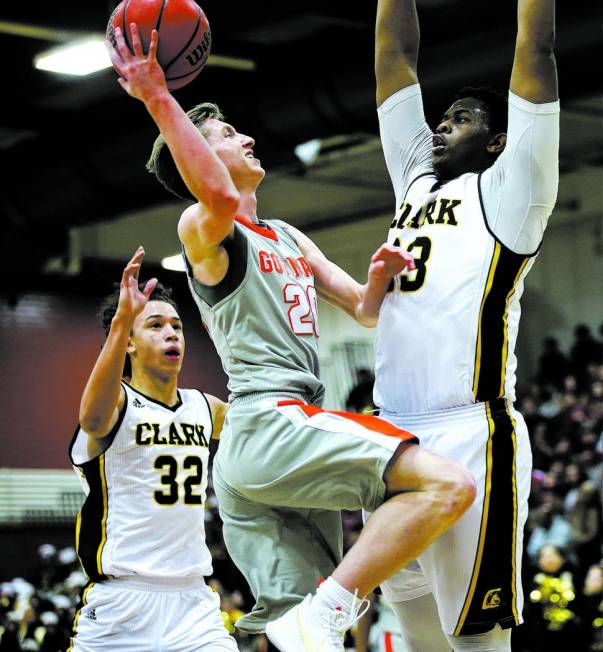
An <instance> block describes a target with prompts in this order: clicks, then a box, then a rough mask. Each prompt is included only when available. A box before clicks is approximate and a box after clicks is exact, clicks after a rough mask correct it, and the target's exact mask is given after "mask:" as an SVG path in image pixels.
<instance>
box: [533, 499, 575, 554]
mask: <svg viewBox="0 0 603 652" xmlns="http://www.w3.org/2000/svg"><path fill="white" fill-rule="evenodd" d="M532 520H533V522H535V523H537V525H536V527H535V528H534V529H533V531H532V534H531V535H530V538H529V541H528V555H529V556H530V558H531V559H532V560H537V559H538V557H539V555H540V554H541V550H542V549H543V548H544V546H554V547H555V548H557V549H559V550H566V549H567V548H568V547H569V545H570V542H571V540H572V528H571V526H570V524H569V523H568V522H567V521H566V520H565V518H564V517H563V516H562V515H561V514H560V513H559V512H557V511H556V509H555V506H554V505H553V504H552V503H545V504H544V505H542V506H541V507H540V508H539V509H538V510H537V512H536V513H534V514H533V515H532Z"/></svg>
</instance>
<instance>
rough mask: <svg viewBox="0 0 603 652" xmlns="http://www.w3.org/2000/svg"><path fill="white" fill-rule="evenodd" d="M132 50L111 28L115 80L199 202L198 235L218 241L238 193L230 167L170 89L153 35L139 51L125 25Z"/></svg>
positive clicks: (138, 43)
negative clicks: (147, 118) (141, 109)
mask: <svg viewBox="0 0 603 652" xmlns="http://www.w3.org/2000/svg"><path fill="white" fill-rule="evenodd" d="M130 33H131V40H132V46H133V49H134V53H132V52H130V50H129V48H128V47H127V45H126V43H125V41H124V36H123V34H122V32H121V30H119V29H118V28H116V29H115V41H116V47H115V48H113V47H112V46H111V44H110V43H107V48H108V50H109V54H110V56H111V61H112V62H113V65H114V67H115V68H116V70H117V71H118V72H119V74H120V78H119V80H118V81H119V83H120V85H121V86H122V88H123V89H124V90H125V91H126V92H127V93H128V94H129V95H131V96H132V97H135V98H137V99H139V100H141V101H142V102H143V103H144V105H145V107H146V108H147V111H148V112H149V113H150V115H151V117H152V118H153V120H154V121H155V123H156V124H157V126H158V127H159V130H160V131H161V134H162V135H163V137H164V139H165V142H166V144H167V146H168V147H169V150H170V152H171V154H172V157H173V159H174V162H175V163H176V167H177V168H178V172H179V173H180V176H181V177H182V180H183V181H184V183H185V184H186V185H187V187H188V189H189V190H190V191H191V193H192V195H193V196H194V197H195V198H196V199H197V200H198V201H199V203H200V204H202V206H203V210H202V211H199V219H200V220H202V221H203V224H201V225H200V227H199V235H200V236H201V237H206V238H208V239H210V240H213V243H212V244H215V243H216V242H221V241H222V240H223V239H224V237H225V236H226V235H227V234H228V233H229V232H230V230H231V229H232V222H233V220H234V217H235V214H236V210H237V208H238V206H239V193H238V191H237V189H236V187H235V185H234V183H233V181H232V178H231V176H230V173H229V172H228V169H227V168H226V166H225V165H224V164H223V163H222V161H221V160H220V159H219V158H218V156H216V154H215V153H214V152H213V150H212V149H211V147H210V146H209V144H208V143H207V141H206V140H205V137H204V136H203V135H202V134H201V132H200V131H199V130H198V129H197V127H196V126H195V125H194V124H193V123H192V122H191V120H190V119H189V117H188V116H187V115H186V113H185V112H184V110H183V109H182V107H181V106H180V105H179V104H178V102H177V101H176V100H175V99H174V97H172V95H171V94H170V92H169V90H168V88H167V84H166V81H165V75H164V73H163V70H162V69H161V66H160V65H159V63H158V61H157V47H158V35H157V32H156V30H153V32H152V36H151V43H150V45H149V51H148V53H146V54H145V53H144V52H143V48H142V42H141V40H140V35H139V33H138V28H137V27H136V25H135V24H134V23H132V24H131V25H130Z"/></svg>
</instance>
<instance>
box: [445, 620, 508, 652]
mask: <svg viewBox="0 0 603 652" xmlns="http://www.w3.org/2000/svg"><path fill="white" fill-rule="evenodd" d="M448 640H449V641H450V645H451V646H452V649H453V650H454V652H511V629H510V628H509V629H502V628H501V626H500V625H495V626H494V627H493V628H492V629H491V630H490V631H489V632H484V633H483V634H470V635H466V636H448Z"/></svg>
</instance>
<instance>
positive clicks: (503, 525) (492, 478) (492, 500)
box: [454, 399, 519, 636]
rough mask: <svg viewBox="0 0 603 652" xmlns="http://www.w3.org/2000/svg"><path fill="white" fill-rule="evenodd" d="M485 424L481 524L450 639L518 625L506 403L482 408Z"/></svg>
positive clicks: (511, 444)
mask: <svg viewBox="0 0 603 652" xmlns="http://www.w3.org/2000/svg"><path fill="white" fill-rule="evenodd" d="M485 410H486V417H487V419H488V443H487V446H486V460H485V463H486V476H485V481H484V482H485V486H484V499H483V505H482V521H481V524H480V531H479V537H478V544H477V550H476V553H475V561H474V564H473V571H472V573H471V580H470V582H469V587H468V590H467V595H466V597H465V601H464V603H463V608H462V610H461V613H460V614H459V619H458V621H457V625H456V628H455V630H454V635H455V636H461V635H465V634H467V635H470V634H479V633H482V632H485V631H488V630H489V629H490V628H491V627H492V625H493V624H494V623H499V624H500V625H501V626H502V627H503V628H504V627H511V626H513V625H518V624H519V614H518V611H517V590H516V583H517V563H516V556H517V547H516V546H517V542H516V539H517V518H518V512H517V484H516V458H517V438H516V434H515V421H514V420H513V417H512V416H511V412H510V410H509V407H508V405H507V403H506V401H504V400H502V399H498V400H496V401H492V402H489V403H485Z"/></svg>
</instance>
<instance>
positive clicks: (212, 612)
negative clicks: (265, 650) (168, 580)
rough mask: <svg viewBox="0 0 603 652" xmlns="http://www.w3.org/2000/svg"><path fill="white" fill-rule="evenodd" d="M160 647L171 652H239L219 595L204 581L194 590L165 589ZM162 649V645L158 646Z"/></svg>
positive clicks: (160, 621)
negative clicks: (227, 628) (225, 621)
mask: <svg viewBox="0 0 603 652" xmlns="http://www.w3.org/2000/svg"><path fill="white" fill-rule="evenodd" d="M159 623H160V626H161V629H162V637H161V649H162V650H166V651H169V652H237V650H238V647H237V644H236V642H235V640H234V638H233V637H232V636H231V635H230V634H229V633H228V631H227V630H226V626H225V625H224V620H223V619H222V614H221V612H220V596H219V595H218V593H216V592H215V591H212V590H211V589H210V588H209V587H208V586H207V585H206V584H205V582H203V581H201V582H200V583H199V584H198V585H196V588H194V589H193V590H183V591H166V592H165V594H164V596H163V604H162V611H161V616H160V620H159ZM158 648H159V646H158Z"/></svg>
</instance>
